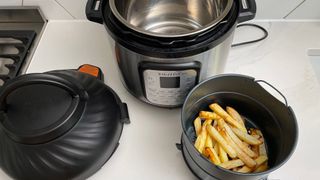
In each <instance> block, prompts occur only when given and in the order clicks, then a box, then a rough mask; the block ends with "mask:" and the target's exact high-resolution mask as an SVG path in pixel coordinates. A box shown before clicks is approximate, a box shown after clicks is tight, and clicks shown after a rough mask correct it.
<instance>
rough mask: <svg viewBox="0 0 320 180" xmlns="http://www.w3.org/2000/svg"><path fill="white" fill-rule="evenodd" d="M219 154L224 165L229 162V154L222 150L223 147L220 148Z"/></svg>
mask: <svg viewBox="0 0 320 180" xmlns="http://www.w3.org/2000/svg"><path fill="white" fill-rule="evenodd" d="M218 154H219V158H220V161H221V162H222V163H224V162H227V161H229V158H228V154H227V153H226V151H225V150H224V149H223V148H222V146H221V145H220V146H219V150H218Z"/></svg>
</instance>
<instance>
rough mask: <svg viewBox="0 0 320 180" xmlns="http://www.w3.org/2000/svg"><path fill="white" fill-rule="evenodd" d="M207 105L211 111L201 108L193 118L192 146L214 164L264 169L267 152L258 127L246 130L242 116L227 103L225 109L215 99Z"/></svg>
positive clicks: (245, 170)
mask: <svg viewBox="0 0 320 180" xmlns="http://www.w3.org/2000/svg"><path fill="white" fill-rule="evenodd" d="M209 107H210V109H212V110H213V111H214V112H209V111H200V113H199V117H197V118H196V119H195V120H194V122H193V124H194V128H195V132H196V136H197V139H196V141H195V144H194V146H195V148H196V149H197V150H198V151H199V152H200V153H201V154H203V155H204V156H206V157H207V158H208V159H209V160H210V161H211V162H212V163H213V164H215V165H218V166H220V167H223V168H226V169H229V170H232V171H236V172H240V173H251V172H262V171H265V170H267V169H268V156H267V151H266V147H265V144H264V138H263V135H262V133H261V131H260V130H258V129H253V128H250V130H249V131H247V129H246V127H245V124H244V120H243V118H242V117H241V115H240V114H239V113H238V112H237V111H236V110H235V109H233V108H232V107H229V106H227V108H226V111H225V110H224V109H222V108H221V106H219V105H218V104H216V103H214V104H211V105H209ZM203 119H205V121H202V120H203ZM248 132H249V134H248Z"/></svg>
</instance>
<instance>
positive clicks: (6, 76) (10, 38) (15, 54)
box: [0, 30, 36, 85]
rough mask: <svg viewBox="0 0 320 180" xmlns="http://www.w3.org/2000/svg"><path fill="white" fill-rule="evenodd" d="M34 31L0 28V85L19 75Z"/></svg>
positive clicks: (34, 35)
mask: <svg viewBox="0 0 320 180" xmlns="http://www.w3.org/2000/svg"><path fill="white" fill-rule="evenodd" d="M35 37H36V32H35V31H31V30H30V31H29V30H26V31H24V30H0V80H1V81H0V85H3V83H5V82H6V81H8V80H10V79H12V78H14V77H16V76H17V75H19V73H20V70H21V68H22V66H23V64H24V61H25V59H26V57H27V55H28V52H29V50H30V47H31V45H32V42H33V40H34V39H35Z"/></svg>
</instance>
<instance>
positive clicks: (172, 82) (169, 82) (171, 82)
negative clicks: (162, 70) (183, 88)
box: [160, 77, 180, 88]
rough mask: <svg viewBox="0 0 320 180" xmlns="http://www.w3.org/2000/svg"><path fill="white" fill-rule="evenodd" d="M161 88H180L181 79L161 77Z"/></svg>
mask: <svg viewBox="0 0 320 180" xmlns="http://www.w3.org/2000/svg"><path fill="white" fill-rule="evenodd" d="M160 87H161V88H179V87H180V77H160Z"/></svg>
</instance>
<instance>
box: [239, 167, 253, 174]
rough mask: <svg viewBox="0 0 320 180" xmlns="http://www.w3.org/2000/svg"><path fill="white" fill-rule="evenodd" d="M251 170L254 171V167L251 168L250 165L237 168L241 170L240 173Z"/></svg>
mask: <svg viewBox="0 0 320 180" xmlns="http://www.w3.org/2000/svg"><path fill="white" fill-rule="evenodd" d="M251 171H252V169H251V168H249V167H248V166H243V167H242V168H240V169H238V170H237V172H240V173H249V172H251Z"/></svg>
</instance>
